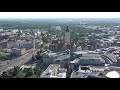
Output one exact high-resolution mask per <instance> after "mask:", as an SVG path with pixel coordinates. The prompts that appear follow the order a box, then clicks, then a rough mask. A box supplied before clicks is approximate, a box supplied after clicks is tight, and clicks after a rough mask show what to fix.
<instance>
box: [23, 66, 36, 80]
mask: <svg viewBox="0 0 120 90" xmlns="http://www.w3.org/2000/svg"><path fill="white" fill-rule="evenodd" d="M33 75H34V71H33V69H32V67H30V68H28V70H27V72H26V76H25V77H26V78H28V77H31V76H33Z"/></svg>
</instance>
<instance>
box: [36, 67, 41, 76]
mask: <svg viewBox="0 0 120 90" xmlns="http://www.w3.org/2000/svg"><path fill="white" fill-rule="evenodd" d="M34 74H35V75H36V76H37V77H40V74H41V70H40V69H39V68H38V67H35V68H34Z"/></svg>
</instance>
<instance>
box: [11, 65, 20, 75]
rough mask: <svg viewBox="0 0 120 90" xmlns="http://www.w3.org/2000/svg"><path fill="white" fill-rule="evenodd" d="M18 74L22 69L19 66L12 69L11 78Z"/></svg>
mask: <svg viewBox="0 0 120 90" xmlns="http://www.w3.org/2000/svg"><path fill="white" fill-rule="evenodd" d="M20 72H22V69H21V68H20V67H19V66H15V67H14V69H13V74H12V76H13V77H16V76H17V75H18V74H19V73H20Z"/></svg>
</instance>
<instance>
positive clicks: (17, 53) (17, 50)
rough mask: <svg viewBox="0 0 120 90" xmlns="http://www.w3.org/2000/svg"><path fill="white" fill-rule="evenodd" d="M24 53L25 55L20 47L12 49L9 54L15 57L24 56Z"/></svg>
mask: <svg viewBox="0 0 120 90" xmlns="http://www.w3.org/2000/svg"><path fill="white" fill-rule="evenodd" d="M25 53H26V49H25V48H20V47H16V48H12V52H11V54H12V55H15V56H21V55H24V54H25Z"/></svg>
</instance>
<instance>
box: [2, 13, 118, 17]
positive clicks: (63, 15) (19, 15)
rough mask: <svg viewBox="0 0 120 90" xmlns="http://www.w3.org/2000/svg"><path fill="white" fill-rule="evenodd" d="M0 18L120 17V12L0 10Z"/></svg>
mask: <svg viewBox="0 0 120 90" xmlns="http://www.w3.org/2000/svg"><path fill="white" fill-rule="evenodd" d="M0 18H120V12H0Z"/></svg>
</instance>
